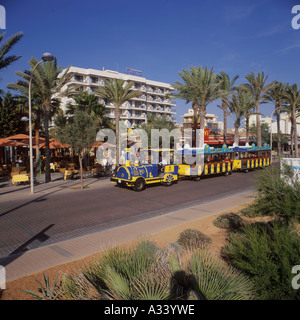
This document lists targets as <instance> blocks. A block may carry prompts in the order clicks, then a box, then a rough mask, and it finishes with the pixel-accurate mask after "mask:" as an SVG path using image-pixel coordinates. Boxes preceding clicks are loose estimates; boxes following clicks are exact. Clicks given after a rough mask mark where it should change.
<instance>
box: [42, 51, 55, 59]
mask: <svg viewBox="0 0 300 320" xmlns="http://www.w3.org/2000/svg"><path fill="white" fill-rule="evenodd" d="M42 60H43V61H52V60H54V56H53V55H52V54H51V53H49V52H45V53H44V54H43V56H42Z"/></svg>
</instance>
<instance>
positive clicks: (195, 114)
mask: <svg viewBox="0 0 300 320" xmlns="http://www.w3.org/2000/svg"><path fill="white" fill-rule="evenodd" d="M192 107H193V110H194V129H193V136H192V147H193V148H195V147H196V139H197V134H196V133H197V128H198V106H197V105H196V104H195V103H193V106H192Z"/></svg>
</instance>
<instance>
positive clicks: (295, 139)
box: [293, 104, 298, 158]
mask: <svg viewBox="0 0 300 320" xmlns="http://www.w3.org/2000/svg"><path fill="white" fill-rule="evenodd" d="M293 123H294V144H295V153H294V157H295V158H298V135H297V119H296V105H295V104H294V105H293Z"/></svg>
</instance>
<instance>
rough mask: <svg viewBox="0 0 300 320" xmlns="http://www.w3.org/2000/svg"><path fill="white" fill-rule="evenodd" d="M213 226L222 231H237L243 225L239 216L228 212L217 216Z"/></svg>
mask: <svg viewBox="0 0 300 320" xmlns="http://www.w3.org/2000/svg"><path fill="white" fill-rule="evenodd" d="M213 224H214V225H215V226H216V227H218V228H222V229H237V228H240V227H242V226H243V225H244V220H243V219H242V218H241V217H240V216H239V215H237V214H235V213H233V212H230V213H224V214H221V215H219V216H218V217H217V218H216V219H215V220H214V221H213Z"/></svg>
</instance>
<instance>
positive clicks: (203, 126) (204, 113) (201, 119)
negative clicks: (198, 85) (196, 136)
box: [199, 106, 206, 148]
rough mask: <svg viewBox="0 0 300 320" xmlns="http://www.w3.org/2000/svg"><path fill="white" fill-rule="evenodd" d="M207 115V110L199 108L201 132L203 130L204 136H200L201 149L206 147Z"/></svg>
mask: <svg viewBox="0 0 300 320" xmlns="http://www.w3.org/2000/svg"><path fill="white" fill-rule="evenodd" d="M205 115H206V108H205V107H203V106H201V107H200V108H199V116H200V130H201V131H202V130H203V134H200V145H199V147H200V148H203V146H204V129H205Z"/></svg>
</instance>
